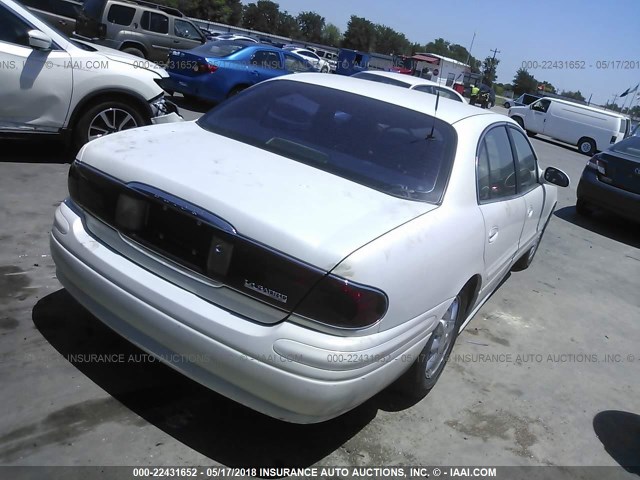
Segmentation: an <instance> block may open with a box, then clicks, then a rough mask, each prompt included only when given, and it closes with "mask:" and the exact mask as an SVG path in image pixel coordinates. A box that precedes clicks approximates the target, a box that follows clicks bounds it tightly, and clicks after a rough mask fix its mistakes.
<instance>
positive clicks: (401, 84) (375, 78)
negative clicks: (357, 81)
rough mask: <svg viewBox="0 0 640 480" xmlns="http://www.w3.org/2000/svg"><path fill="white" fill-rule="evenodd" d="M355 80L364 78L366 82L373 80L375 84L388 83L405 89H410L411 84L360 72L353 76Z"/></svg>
mask: <svg viewBox="0 0 640 480" xmlns="http://www.w3.org/2000/svg"><path fill="white" fill-rule="evenodd" d="M353 77H354V78H363V79H365V80H371V81H373V82H378V83H386V84H388V85H395V86H396V87H404V88H410V87H411V84H409V83H405V82H402V81H400V80H396V79H395V78H389V77H385V76H383V75H375V74H373V73H367V72H359V73H356V74H355V75H353Z"/></svg>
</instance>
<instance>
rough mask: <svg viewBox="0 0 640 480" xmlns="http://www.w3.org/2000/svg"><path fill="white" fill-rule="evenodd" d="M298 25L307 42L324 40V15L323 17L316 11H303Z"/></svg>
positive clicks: (299, 16)
mask: <svg viewBox="0 0 640 480" xmlns="http://www.w3.org/2000/svg"><path fill="white" fill-rule="evenodd" d="M298 26H299V27H300V32H301V33H302V38H304V39H305V40H306V41H307V42H313V43H321V42H322V30H323V29H324V17H321V16H320V15H318V14H317V13H315V12H301V13H300V14H299V15H298Z"/></svg>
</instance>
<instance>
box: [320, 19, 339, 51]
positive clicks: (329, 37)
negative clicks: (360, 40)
mask: <svg viewBox="0 0 640 480" xmlns="http://www.w3.org/2000/svg"><path fill="white" fill-rule="evenodd" d="M341 41H342V33H341V32H340V29H339V28H338V27H336V26H335V25H334V24H333V23H327V24H326V25H325V26H324V28H323V29H322V43H324V44H325V45H331V46H332V47H338V46H340V42H341Z"/></svg>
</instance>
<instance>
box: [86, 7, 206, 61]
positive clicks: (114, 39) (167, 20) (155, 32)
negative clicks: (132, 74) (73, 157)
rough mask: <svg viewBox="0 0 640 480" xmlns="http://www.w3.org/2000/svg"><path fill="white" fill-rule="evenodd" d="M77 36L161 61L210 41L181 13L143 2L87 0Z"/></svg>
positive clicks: (170, 8)
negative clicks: (175, 53)
mask: <svg viewBox="0 0 640 480" xmlns="http://www.w3.org/2000/svg"><path fill="white" fill-rule="evenodd" d="M74 36H75V37H77V38H80V39H82V40H87V41H90V42H93V43H97V44H99V45H104V46H105V47H110V48H114V49H116V50H122V51H123V52H127V53H130V54H132V55H136V56H138V57H144V58H147V59H149V60H153V61H159V62H164V61H166V60H167V58H168V56H169V51H170V50H173V49H176V50H190V49H192V48H194V47H197V46H200V45H202V44H203V43H205V42H206V41H207V39H206V37H205V36H204V35H203V34H202V32H201V31H200V29H199V28H198V27H196V26H195V25H194V24H193V22H191V21H190V20H189V19H187V18H186V17H185V16H184V15H183V14H182V13H181V12H180V11H179V10H177V9H175V8H172V7H166V6H163V5H157V4H155V3H150V2H145V1H142V0H86V1H85V3H84V7H83V9H82V11H81V12H80V14H79V16H78V20H77V22H76V30H75V32H74Z"/></svg>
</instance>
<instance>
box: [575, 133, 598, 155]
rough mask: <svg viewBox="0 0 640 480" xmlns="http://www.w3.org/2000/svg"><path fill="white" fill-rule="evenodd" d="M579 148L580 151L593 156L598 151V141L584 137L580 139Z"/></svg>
mask: <svg viewBox="0 0 640 480" xmlns="http://www.w3.org/2000/svg"><path fill="white" fill-rule="evenodd" d="M578 150H579V151H580V153H583V154H585V155H589V156H592V155H594V154H595V153H596V142H594V141H593V140H591V139H590V138H586V137H583V138H581V139H580V140H578Z"/></svg>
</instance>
